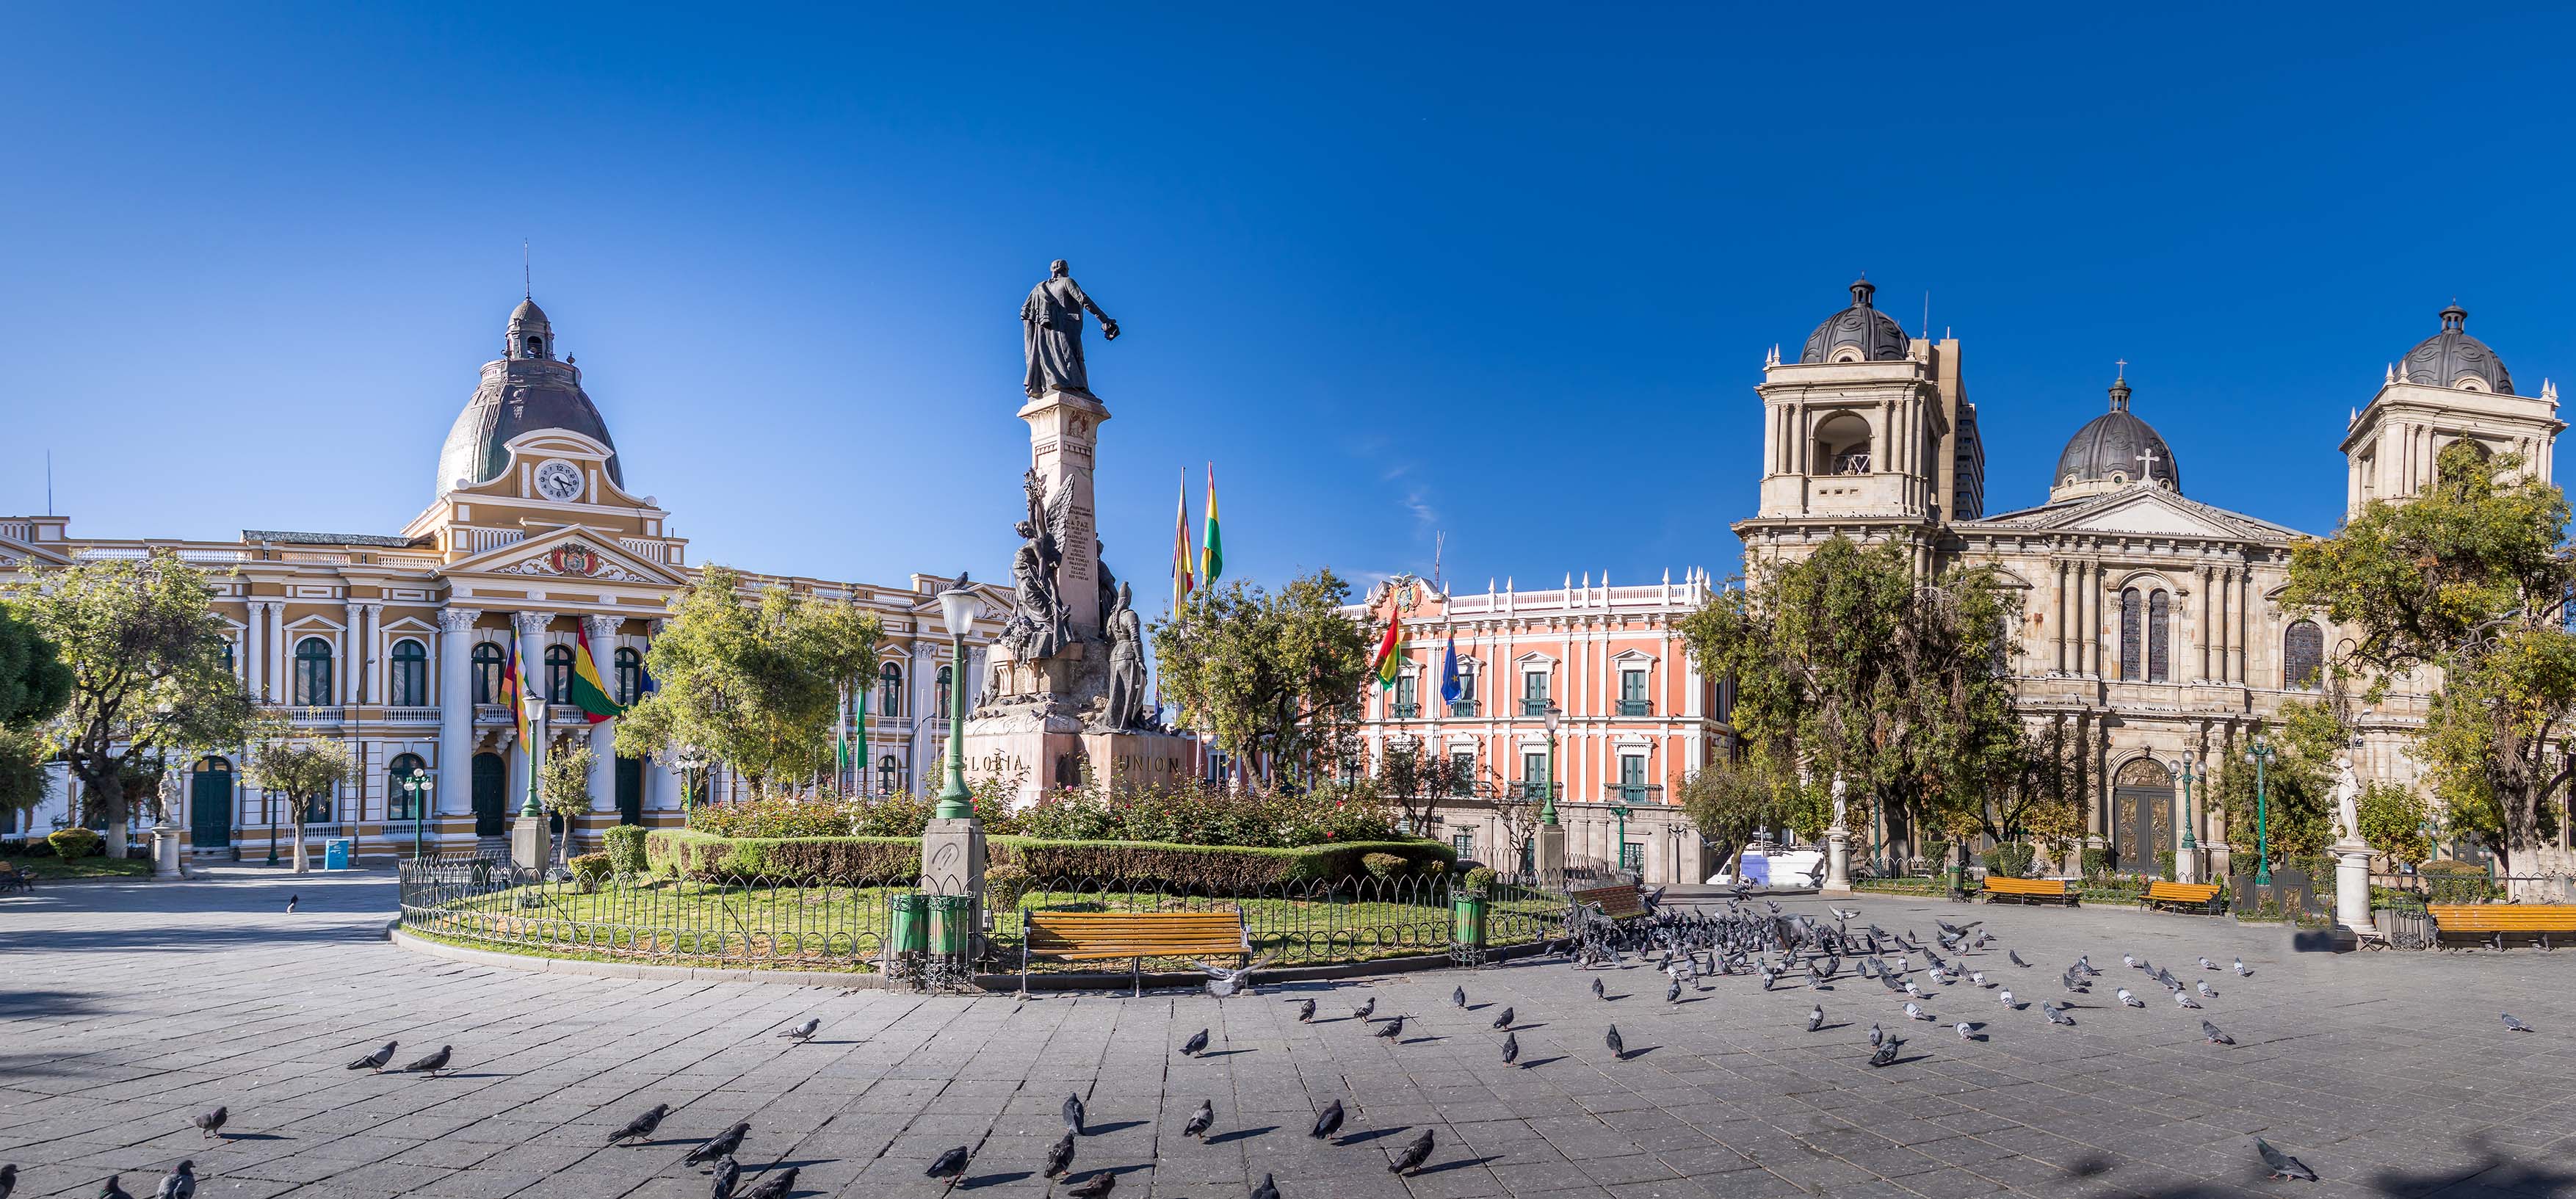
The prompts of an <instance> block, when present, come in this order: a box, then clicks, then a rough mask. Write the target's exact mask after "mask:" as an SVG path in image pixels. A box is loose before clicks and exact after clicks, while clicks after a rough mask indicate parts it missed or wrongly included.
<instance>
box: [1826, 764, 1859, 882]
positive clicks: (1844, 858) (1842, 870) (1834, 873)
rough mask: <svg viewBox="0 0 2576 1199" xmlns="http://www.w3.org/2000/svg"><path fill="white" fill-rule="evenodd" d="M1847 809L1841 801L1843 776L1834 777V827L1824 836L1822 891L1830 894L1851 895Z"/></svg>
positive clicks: (1849, 837) (1849, 836)
mask: <svg viewBox="0 0 2576 1199" xmlns="http://www.w3.org/2000/svg"><path fill="white" fill-rule="evenodd" d="M1847 810H1848V809H1847V808H1846V807H1845V806H1844V800H1843V776H1841V775H1839V774H1837V775H1835V776H1834V825H1833V828H1832V830H1831V831H1830V832H1828V833H1827V834H1826V835H1825V841H1826V845H1825V883H1824V886H1823V888H1822V890H1824V891H1826V892H1828V893H1831V894H1845V895H1847V894H1850V893H1851V889H1852V886H1851V830H1850V829H1849V828H1846V827H1845V826H1844V824H1843V816H1844V814H1845V812H1846V811H1847Z"/></svg>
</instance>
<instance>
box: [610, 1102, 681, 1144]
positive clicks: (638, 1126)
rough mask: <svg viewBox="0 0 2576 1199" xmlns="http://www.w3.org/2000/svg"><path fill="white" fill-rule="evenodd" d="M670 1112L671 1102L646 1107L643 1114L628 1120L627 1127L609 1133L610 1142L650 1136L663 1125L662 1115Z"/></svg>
mask: <svg viewBox="0 0 2576 1199" xmlns="http://www.w3.org/2000/svg"><path fill="white" fill-rule="evenodd" d="M670 1114H671V1105H670V1104H667V1103H656V1104H654V1105H653V1106H651V1107H649V1108H646V1109H644V1112H643V1114H642V1115H639V1116H637V1117H635V1118H634V1119H632V1120H629V1121H627V1122H626V1127H624V1128H620V1129H618V1130H617V1131H615V1132H612V1133H610V1134H608V1143H609V1144H611V1145H614V1144H616V1143H618V1142H619V1141H630V1140H642V1139H643V1138H645V1137H649V1136H651V1135H653V1130H654V1129H656V1128H660V1127H661V1126H662V1117H664V1116H667V1115H670Z"/></svg>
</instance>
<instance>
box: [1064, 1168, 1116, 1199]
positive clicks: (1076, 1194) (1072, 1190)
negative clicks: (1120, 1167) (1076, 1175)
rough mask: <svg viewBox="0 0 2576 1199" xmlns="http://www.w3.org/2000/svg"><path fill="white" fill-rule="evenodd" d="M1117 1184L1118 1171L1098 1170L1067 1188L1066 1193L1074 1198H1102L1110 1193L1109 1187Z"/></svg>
mask: <svg viewBox="0 0 2576 1199" xmlns="http://www.w3.org/2000/svg"><path fill="white" fill-rule="evenodd" d="M1117 1185H1118V1172H1117V1171H1115V1170H1096V1171H1093V1172H1092V1175H1091V1177H1089V1178H1086V1179H1083V1180H1082V1181H1080V1182H1077V1183H1075V1184H1073V1185H1072V1186H1070V1187H1067V1188H1065V1192H1064V1193H1065V1194H1068V1195H1071V1196H1073V1199H1100V1197H1101V1196H1103V1195H1106V1194H1108V1193H1109V1188H1111V1187H1114V1186H1117Z"/></svg>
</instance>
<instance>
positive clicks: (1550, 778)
mask: <svg viewBox="0 0 2576 1199" xmlns="http://www.w3.org/2000/svg"><path fill="white" fill-rule="evenodd" d="M1556 717H1557V711H1556V701H1554V700H1549V701H1548V705H1547V707H1546V708H1545V709H1544V710H1542V711H1541V712H1540V713H1539V717H1538V720H1539V723H1540V724H1541V725H1543V726H1545V727H1546V728H1547V786H1546V789H1545V790H1543V791H1540V792H1539V793H1538V822H1539V823H1540V824H1542V825H1545V826H1547V827H1549V828H1555V827H1556Z"/></svg>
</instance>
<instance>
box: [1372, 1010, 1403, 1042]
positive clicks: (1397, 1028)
mask: <svg viewBox="0 0 2576 1199" xmlns="http://www.w3.org/2000/svg"><path fill="white" fill-rule="evenodd" d="M1377 1035H1379V1036H1381V1037H1385V1038H1386V1039H1388V1040H1390V1041H1391V1040H1394V1039H1395V1038H1397V1037H1400V1036H1403V1035H1404V1017H1403V1016H1400V1015H1399V1016H1396V1017H1394V1018H1392V1019H1390V1020H1388V1021H1387V1022H1386V1023H1384V1024H1381V1025H1379V1026H1378V1028H1377Z"/></svg>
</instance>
